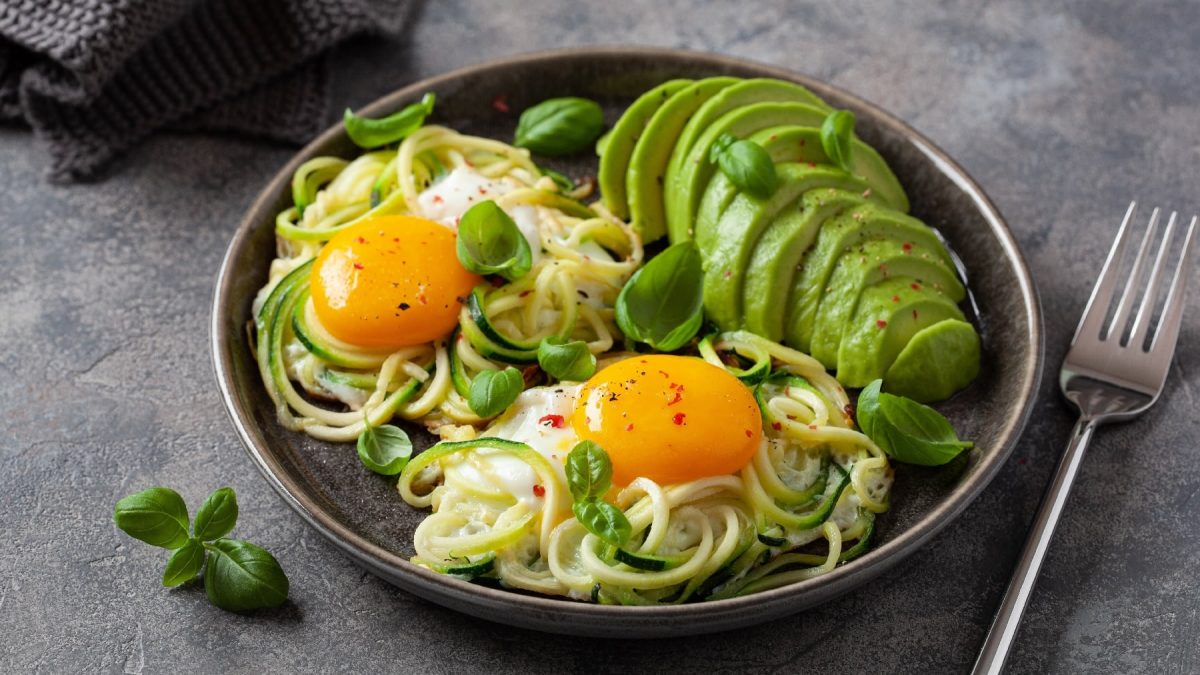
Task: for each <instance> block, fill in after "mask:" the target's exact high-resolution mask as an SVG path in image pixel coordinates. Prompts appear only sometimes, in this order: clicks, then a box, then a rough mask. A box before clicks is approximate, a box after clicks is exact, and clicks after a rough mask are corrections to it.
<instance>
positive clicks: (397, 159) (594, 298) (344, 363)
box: [254, 126, 643, 442]
mask: <svg viewBox="0 0 1200 675" xmlns="http://www.w3.org/2000/svg"><path fill="white" fill-rule="evenodd" d="M460 168H466V169H469V170H471V171H472V172H474V173H477V174H479V175H481V176H483V177H485V178H487V179H490V180H493V181H500V182H502V183H503V184H504V185H505V186H506V188H507V191H506V192H505V193H504V194H501V195H499V196H497V197H496V198H495V201H496V203H497V204H498V205H499V206H500V207H501V208H503V209H505V210H510V211H511V210H513V209H518V208H525V209H533V210H534V212H535V214H536V218H535V219H534V220H535V221H536V222H537V227H538V238H539V239H540V242H541V250H540V252H539V254H538V255H537V262H535V264H534V266H533V269H532V270H531V271H530V273H529V274H527V275H526V276H525V277H523V278H521V279H519V280H518V281H516V282H515V283H512V284H506V285H504V286H501V287H499V288H492V287H490V286H486V285H485V286H481V287H480V288H477V289H476V291H475V293H474V294H473V295H472V300H473V301H477V302H475V303H473V306H472V307H467V306H464V307H463V309H462V315H461V317H460V329H459V330H458V331H457V332H456V334H455V338H456V339H454V340H452V341H451V340H438V341H435V342H430V343H427V344H423V345H418V346H414V347H407V348H404V349H399V350H395V351H386V350H385V351H380V350H370V349H363V348H361V347H357V346H355V345H351V344H347V343H345V342H342V341H341V340H338V339H337V338H336V337H334V336H333V335H331V334H330V333H329V332H328V331H327V330H325V329H324V328H323V327H322V326H321V325H320V321H319V319H318V317H317V314H316V312H315V311H314V308H313V304H312V302H311V300H310V298H309V286H310V279H309V276H310V269H311V267H312V265H311V263H312V261H313V260H314V259H315V258H316V256H317V254H318V253H319V252H320V250H321V246H322V245H323V244H324V242H326V241H328V240H329V239H330V238H331V237H333V236H334V235H336V234H337V233H338V232H340V231H341V230H343V229H345V228H347V227H350V226H352V225H354V224H356V223H358V222H361V221H363V220H365V219H368V218H372V217H375V216H383V215H392V214H411V215H416V216H422V217H430V214H427V213H425V211H426V209H425V208H423V206H422V202H421V200H420V195H421V193H422V192H424V191H425V190H426V189H428V188H429V187H431V186H432V185H434V184H436V183H437V182H438V181H439V180H441V179H442V178H443V177H444V176H446V175H448V174H449V173H450V172H452V171H454V170H455V169H460ZM293 188H294V189H293V192H294V194H295V195H297V202H298V203H297V204H296V205H293V206H291V207H289V208H287V209H285V210H283V211H282V212H280V213H279V216H278V217H277V218H276V222H275V232H276V235H277V242H278V251H277V257H276V258H275V260H274V261H272V263H271V269H270V275H269V280H268V282H267V284H266V286H264V287H263V288H262V289H261V290H260V292H259V294H258V298H257V299H256V302H255V305H254V311H255V317H256V318H255V322H254V329H255V334H256V341H255V344H256V349H257V354H258V360H259V367H260V370H261V371H262V376H263V381H264V382H265V383H266V385H267V390H268V393H269V394H270V396H271V399H272V400H273V401H274V403H275V406H276V409H277V412H278V417H279V420H280V422H281V423H282V424H283V425H285V426H286V427H287V428H289V429H293V430H298V431H303V432H305V433H307V434H309V435H311V436H314V437H316V438H320V439H323V440H328V441H337V442H346V441H353V440H354V439H356V438H357V437H358V435H359V434H361V433H362V431H363V429H364V428H365V427H366V425H371V426H376V425H379V424H383V423H385V422H387V421H388V420H390V419H392V418H393V417H396V416H399V417H402V418H405V419H410V420H420V421H421V422H423V423H424V424H425V425H426V426H428V427H429V428H430V429H432V430H434V431H437V430H438V429H441V428H452V427H453V425H461V424H478V423H480V422H481V420H480V418H479V417H478V416H476V415H475V414H474V412H472V411H471V409H470V407H469V406H468V405H467V401H466V398H465V389H466V387H467V386H468V385H469V382H470V380H471V378H472V377H473V376H474V375H475V374H476V373H478V372H480V371H481V370H484V369H494V368H501V367H504V366H505V365H507V364H508V363H516V364H521V363H527V362H532V361H534V360H536V344H537V342H538V341H540V340H541V338H543V337H546V336H548V335H558V336H561V337H565V338H569V339H579V340H584V341H585V342H587V344H588V347H589V349H590V350H591V351H592V352H594V353H596V354H601V353H603V352H606V351H608V350H610V349H612V347H613V344H614V335H615V334H616V331H617V329H616V325H615V322H614V319H613V309H612V307H613V304H614V303H615V301H616V296H617V294H618V293H619V292H620V290H621V287H622V286H623V285H624V283H625V281H626V280H627V279H628V278H629V276H630V275H631V274H633V272H634V270H636V269H637V267H638V266H639V265H640V264H641V261H642V256H643V251H642V244H641V241H640V239H639V238H638V236H637V235H636V234H635V233H634V231H633V230H632V229H631V228H630V227H629V226H628V225H627V224H625V223H623V222H621V221H619V220H617V219H615V218H613V217H611V216H609V215H607V214H606V212H604V211H602V210H601V211H594V210H592V209H590V208H588V207H586V206H584V205H583V204H582V203H580V202H579V201H578V199H580V198H583V197H585V196H586V193H587V189H586V188H581V189H579V190H577V191H575V192H571V193H563V192H561V191H560V188H559V187H558V186H557V185H556V184H555V182H554V180H553V179H551V178H550V177H549V176H545V175H543V174H542V172H541V170H540V169H538V167H537V166H536V165H535V164H534V163H533V162H532V161H531V160H530V158H529V152H528V151H527V150H523V149H519V148H514V147H512V146H509V145H506V144H504V143H500V142H497V141H493V140H489V139H485V138H477V137H473V136H466V135H463V134H459V133H457V132H455V131H452V130H450V129H446V128H444V127H438V126H428V127H423V128H421V129H420V130H418V131H416V132H415V133H413V134H412V135H410V136H408V137H407V138H406V139H404V141H403V142H401V143H400V144H399V146H398V147H397V148H395V149H386V150H379V151H375V152H368V153H366V154H363V155H362V156H360V157H358V158H356V159H354V160H352V161H349V162H347V161H345V160H342V159H338V158H332V157H318V158H315V159H312V160H309V161H308V162H306V163H305V164H304V165H302V166H301V167H300V168H299V169H298V170H297V171H296V175H295V179H294V180H293ZM314 191H315V192H314ZM309 195H311V199H310V198H309ZM472 309H474V310H476V311H472ZM528 345H533V348H532V349H530V348H529V347H528Z"/></svg>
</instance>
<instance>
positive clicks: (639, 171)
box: [605, 77, 741, 242]
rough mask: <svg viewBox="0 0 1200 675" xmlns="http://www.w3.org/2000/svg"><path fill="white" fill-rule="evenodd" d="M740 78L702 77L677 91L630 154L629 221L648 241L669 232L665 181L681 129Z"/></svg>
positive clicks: (627, 180) (626, 191) (650, 122)
mask: <svg viewBox="0 0 1200 675" xmlns="http://www.w3.org/2000/svg"><path fill="white" fill-rule="evenodd" d="M740 81H741V80H739V79H738V78H736V77H710V78H707V79H703V80H699V81H697V82H695V83H693V84H691V85H690V86H687V87H684V88H683V89H680V90H679V91H677V92H675V95H674V96H672V97H671V98H669V99H667V102H666V103H664V104H663V105H662V106H661V107H659V109H658V111H657V112H655V113H654V116H653V117H651V118H650V121H649V122H647V123H646V127H645V128H644V129H643V130H642V135H641V137H640V138H638V141H637V144H635V145H634V146H633V154H631V155H630V157H629V175H628V176H626V177H625V193H626V195H627V196H628V197H627V198H628V202H629V222H630V223H631V224H632V225H633V229H634V230H636V231H637V232H638V233H639V234H641V235H642V239H643V240H644V241H646V242H651V241H654V240H656V239H659V238H661V237H662V236H663V235H665V234H666V233H667V221H666V215H665V211H664V210H663V182H664V180H665V176H666V173H667V163H668V162H669V161H670V160H671V151H672V150H673V149H674V148H675V141H676V139H678V138H679V132H680V131H682V130H683V127H684V125H685V124H687V121H688V119H689V118H691V116H692V114H693V113H695V112H696V109H697V108H699V107H700V106H702V105H704V103H705V102H706V101H708V99H710V98H712V97H713V96H714V95H715V94H717V93H718V92H720V91H721V90H722V89H724V88H726V87H728V86H730V85H733V84H737V83H738V82H740ZM605 149H606V150H607V148H605Z"/></svg>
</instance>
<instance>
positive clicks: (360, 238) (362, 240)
mask: <svg viewBox="0 0 1200 675" xmlns="http://www.w3.org/2000/svg"><path fill="white" fill-rule="evenodd" d="M355 241H357V242H358V243H360V244H365V243H367V240H366V239H363V238H362V237H358V238H357V239H355Z"/></svg>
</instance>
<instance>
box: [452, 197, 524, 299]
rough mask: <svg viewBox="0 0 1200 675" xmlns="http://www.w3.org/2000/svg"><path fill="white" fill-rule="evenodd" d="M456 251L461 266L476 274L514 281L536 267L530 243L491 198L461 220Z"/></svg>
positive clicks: (472, 208)
mask: <svg viewBox="0 0 1200 675" xmlns="http://www.w3.org/2000/svg"><path fill="white" fill-rule="evenodd" d="M455 250H456V252H457V253H458V261H459V262H460V263H462V266H463V267H465V268H467V269H468V270H470V271H472V272H474V273H476V274H499V275H500V276H502V277H504V278H505V279H508V280H509V281H513V280H515V279H520V278H521V277H523V276H525V275H526V274H528V273H529V269H530V268H531V267H533V252H532V251H531V250H530V249H529V241H528V240H526V239H525V235H524V234H521V230H520V229H519V228H518V227H517V224H516V223H515V222H513V219H512V218H511V217H509V215H508V214H507V213H505V212H504V210H503V209H501V208H500V207H499V206H497V205H496V202H494V201H492V200H490V199H488V200H485V201H482V202H479V203H478V204H476V205H475V206H472V207H471V208H469V209H467V212H466V213H464V214H463V216H462V218H461V219H460V220H459V221H458V242H457V243H456V244H455Z"/></svg>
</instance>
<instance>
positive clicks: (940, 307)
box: [837, 277, 963, 387]
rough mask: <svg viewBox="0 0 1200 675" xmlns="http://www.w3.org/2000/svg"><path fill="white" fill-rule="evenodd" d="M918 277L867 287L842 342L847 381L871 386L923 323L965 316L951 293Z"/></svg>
mask: <svg viewBox="0 0 1200 675" xmlns="http://www.w3.org/2000/svg"><path fill="white" fill-rule="evenodd" d="M912 283H913V279H912V278H911V277H892V278H889V279H885V280H883V281H881V282H879V283H878V284H875V285H874V286H869V287H867V288H866V289H864V290H863V292H862V294H861V295H860V296H859V299H858V306H857V307H856V308H855V310H854V316H853V318H851V319H850V323H849V325H848V326H847V327H846V330H845V332H844V333H843V334H842V343H841V345H839V346H838V355H837V379H838V381H839V382H841V383H842V385H843V386H846V387H865V386H867V385H868V384H870V383H871V382H873V381H874V380H877V379H880V378H882V377H883V376H884V375H885V374H887V371H888V368H890V367H891V366H892V364H893V363H894V362H895V361H896V357H897V356H899V354H900V352H901V351H902V350H903V349H904V348H905V347H907V346H908V343H909V341H910V340H912V338H913V336H914V335H916V334H917V333H918V332H920V331H921V330H922V329H924V328H928V327H929V326H932V325H934V324H936V323H938V322H939V321H945V320H946V319H958V320H959V321H961V320H963V314H962V312H961V311H960V310H959V309H958V306H957V305H955V304H954V303H953V302H951V301H950V300H949V299H948V298H947V297H946V296H944V295H942V294H941V293H939V292H937V291H935V290H932V289H931V288H928V287H924V286H922V287H920V288H919V289H914V288H913V287H912Z"/></svg>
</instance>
